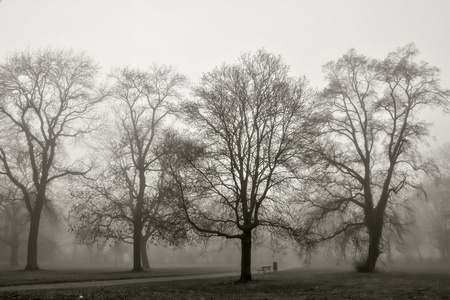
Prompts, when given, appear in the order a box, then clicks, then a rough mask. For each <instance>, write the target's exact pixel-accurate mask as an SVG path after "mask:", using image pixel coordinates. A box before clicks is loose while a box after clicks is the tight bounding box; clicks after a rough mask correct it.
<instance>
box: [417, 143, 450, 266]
mask: <svg viewBox="0 0 450 300" xmlns="http://www.w3.org/2000/svg"><path fill="white" fill-rule="evenodd" d="M432 157H433V159H434V160H436V161H437V162H438V165H439V173H438V174H437V176H434V177H431V178H428V180H426V181H425V183H424V191H425V193H423V194H419V195H418V196H419V197H417V199H416V201H417V202H419V203H418V204H416V206H417V207H418V209H417V219H418V224H419V226H422V229H424V230H425V234H426V237H427V239H428V240H429V241H430V242H431V245H432V246H433V247H434V248H436V249H438V250H439V254H440V258H441V259H442V260H443V261H448V260H450V144H444V145H442V146H440V147H439V148H438V149H437V150H436V151H434V152H432Z"/></svg>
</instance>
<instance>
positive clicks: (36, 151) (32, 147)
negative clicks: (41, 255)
mask: <svg viewBox="0 0 450 300" xmlns="http://www.w3.org/2000/svg"><path fill="white" fill-rule="evenodd" d="M97 71H98V67H97V66H96V65H95V64H94V62H93V61H92V59H91V58H89V57H87V56H86V55H85V54H82V53H81V54H76V53H73V52H72V51H67V50H52V49H46V50H36V51H31V50H27V51H23V52H17V53H15V54H13V55H11V56H9V57H7V58H6V60H5V61H4V62H3V63H2V64H1V65H0V118H1V120H2V124H1V126H2V132H1V134H0V138H1V140H0V174H3V175H6V176H7V177H8V178H9V180H11V182H12V183H13V184H15V185H16V186H17V187H18V188H19V189H20V191H21V193H22V195H23V200H24V203H25V206H26V208H27V210H28V212H29V214H30V232H29V237H28V253H27V265H26V269H27V270H37V269H38V268H39V267H38V261H37V257H38V256H37V245H38V233H39V224H40V219H41V213H42V210H43V208H44V206H45V204H46V202H47V201H48V198H47V196H46V194H47V190H48V188H49V187H50V185H51V184H52V182H54V181H55V180H57V179H59V178H61V177H64V176H70V175H83V174H86V172H87V171H88V169H89V168H88V167H87V166H75V165H67V164H66V163H65V160H64V159H63V158H64V150H65V147H64V142H65V141H66V140H68V139H70V138H76V137H80V136H81V135H83V134H85V133H89V132H91V131H92V130H94V129H95V128H96V126H95V124H96V118H95V116H93V115H92V114H91V111H92V109H93V108H94V106H95V105H96V104H97V103H98V102H99V101H100V100H102V98H103V96H104V95H103V93H98V91H97V90H96V86H95V81H96V75H97ZM18 159H20V160H24V161H26V165H27V167H28V168H29V172H28V173H27V174H28V175H29V178H27V182H30V186H26V185H25V184H23V183H22V181H21V179H22V178H21V175H22V173H21V170H20V168H18V167H17V165H16V161H17V160H18Z"/></svg>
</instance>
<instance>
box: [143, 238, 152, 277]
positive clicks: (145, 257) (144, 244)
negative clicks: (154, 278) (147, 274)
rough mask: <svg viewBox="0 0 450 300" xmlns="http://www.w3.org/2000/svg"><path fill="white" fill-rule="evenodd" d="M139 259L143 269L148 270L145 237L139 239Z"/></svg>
mask: <svg viewBox="0 0 450 300" xmlns="http://www.w3.org/2000/svg"><path fill="white" fill-rule="evenodd" d="M141 259H142V267H143V268H144V270H150V263H149V261H148V256H147V240H146V239H145V238H142V240H141Z"/></svg>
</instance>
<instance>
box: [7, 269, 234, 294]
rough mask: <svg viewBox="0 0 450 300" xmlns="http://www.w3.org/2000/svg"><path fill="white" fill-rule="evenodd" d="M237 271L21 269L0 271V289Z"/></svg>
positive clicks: (232, 270)
mask: <svg viewBox="0 0 450 300" xmlns="http://www.w3.org/2000/svg"><path fill="white" fill-rule="evenodd" d="M237 271H239V268H237V267H230V266H220V267H217V266H214V267H207V266H206V267H198V266H191V267H179V268H176V267H172V268H152V269H150V270H147V271H145V272H131V271H105V270H104V269H102V268H98V269H95V268H92V267H91V268H85V269H78V270H39V271H24V270H22V269H21V270H7V271H0V287H3V286H16V285H31V284H45V283H61V282H80V281H102V280H115V279H132V278H154V277H168V276H184V275H201V274H216V273H226V272H237ZM0 299H1V298H0Z"/></svg>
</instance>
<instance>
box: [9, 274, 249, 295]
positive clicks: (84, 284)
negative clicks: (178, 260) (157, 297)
mask: <svg viewBox="0 0 450 300" xmlns="http://www.w3.org/2000/svg"><path fill="white" fill-rule="evenodd" d="M239 274H240V273H238V272H232V273H217V274H203V275H184V276H167V277H153V278H133V279H115V280H101V281H81V282H62V283H44V284H32V285H16V286H4V287H0V292H13V291H30V290H60V289H75V288H92V287H104V286H113V285H120V284H133V283H145V282H161V281H178V280H193V279H205V278H218V277H234V276H239Z"/></svg>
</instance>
